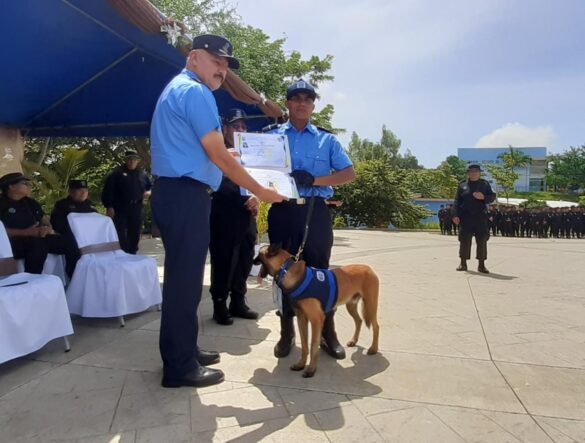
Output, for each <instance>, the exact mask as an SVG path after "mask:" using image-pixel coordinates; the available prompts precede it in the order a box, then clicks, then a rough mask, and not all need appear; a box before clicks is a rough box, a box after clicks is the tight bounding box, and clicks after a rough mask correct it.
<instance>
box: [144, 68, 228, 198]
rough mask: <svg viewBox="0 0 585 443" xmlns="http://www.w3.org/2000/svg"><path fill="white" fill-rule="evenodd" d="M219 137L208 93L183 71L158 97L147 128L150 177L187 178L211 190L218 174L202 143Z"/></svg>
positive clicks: (214, 106) (214, 107)
mask: <svg viewBox="0 0 585 443" xmlns="http://www.w3.org/2000/svg"><path fill="white" fill-rule="evenodd" d="M211 131H218V132H220V133H221V120H220V118H219V113H218V111H217V104H216V102H215V98H214V97H213V94H212V93H211V90H210V89H209V88H208V87H207V86H206V85H204V84H203V83H200V82H199V79H198V77H197V75H196V74H194V73H193V72H191V71H188V70H186V69H183V71H182V72H181V73H180V74H179V75H177V76H176V77H175V78H173V79H172V80H171V81H170V83H169V84H168V85H167V86H166V88H165V89H164V91H163V92H162V94H161V95H160V97H159V99H158V102H157V104H156V108H155V110H154V115H153V117H152V125H151V127H150V150H151V157H152V173H153V175H155V176H158V177H190V178H193V179H195V180H199V181H200V182H202V183H205V184H207V185H209V186H210V187H211V188H212V189H213V190H216V189H217V188H219V185H220V183H221V177H222V173H221V170H220V169H219V168H218V167H217V166H215V164H213V163H212V162H211V160H209V157H208V156H207V153H206V152H205V150H204V149H203V146H202V145H201V139H202V138H203V137H204V136H205V135H207V134H209V132H211Z"/></svg>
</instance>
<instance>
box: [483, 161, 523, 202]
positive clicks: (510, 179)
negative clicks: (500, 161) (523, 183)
mask: <svg viewBox="0 0 585 443" xmlns="http://www.w3.org/2000/svg"><path fill="white" fill-rule="evenodd" d="M487 170H488V172H489V173H490V174H491V175H492V177H493V178H494V180H495V181H496V183H497V184H498V185H499V186H500V187H501V188H502V190H503V191H504V195H505V196H506V201H508V199H509V198H510V192H512V191H513V190H514V183H516V181H517V180H518V177H519V175H518V174H517V173H516V172H514V170H513V169H509V168H506V167H503V166H498V165H487Z"/></svg>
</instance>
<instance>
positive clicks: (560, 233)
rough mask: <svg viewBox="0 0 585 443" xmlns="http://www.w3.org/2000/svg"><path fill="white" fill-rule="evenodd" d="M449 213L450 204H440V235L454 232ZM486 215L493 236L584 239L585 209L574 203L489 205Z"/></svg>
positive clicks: (450, 213)
mask: <svg viewBox="0 0 585 443" xmlns="http://www.w3.org/2000/svg"><path fill="white" fill-rule="evenodd" d="M452 212H453V205H447V206H443V205H441V208H440V209H439V211H438V213H437V216H438V218H439V225H440V228H441V234H443V235H453V234H454V235H457V225H454V224H453V222H452ZM486 215H487V223H488V228H489V232H490V234H491V235H492V236H494V237H496V236H498V235H501V236H502V237H526V238H532V237H534V238H585V208H580V207H577V206H573V207H565V208H532V209H527V208H520V207H518V206H506V205H495V204H492V205H489V206H488V208H487V214H486Z"/></svg>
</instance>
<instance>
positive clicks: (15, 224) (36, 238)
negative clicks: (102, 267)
mask: <svg viewBox="0 0 585 443" xmlns="http://www.w3.org/2000/svg"><path fill="white" fill-rule="evenodd" d="M0 191H1V192H2V195H1V196H0V221H2V223H4V227H5V228H6V233H7V234H8V238H9V239H10V244H11V246H12V253H13V255H14V258H15V259H24V270H25V272H30V273H31V274H40V273H42V271H43V266H44V264H45V259H46V258H47V254H49V253H51V254H63V253H64V252H65V248H64V244H63V241H62V239H61V237H60V236H58V235H52V234H51V232H52V228H51V225H50V224H49V222H48V220H47V218H46V217H45V214H44V212H43V208H41V205H40V204H39V203H37V201H36V200H33V199H32V198H30V197H29V195H30V193H31V182H30V180H29V179H28V178H26V177H25V176H24V175H23V174H22V173H20V172H13V173H10V174H6V175H4V176H2V177H0Z"/></svg>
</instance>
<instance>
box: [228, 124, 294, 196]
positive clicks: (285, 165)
mask: <svg viewBox="0 0 585 443" xmlns="http://www.w3.org/2000/svg"><path fill="white" fill-rule="evenodd" d="M234 148H235V149H236V150H237V152H238V153H239V154H240V157H239V159H240V163H241V164H242V166H244V168H246V170H247V171H248V173H249V174H250V175H251V176H252V177H254V179H255V180H256V181H257V182H258V183H260V184H261V185H262V186H265V187H270V188H274V189H276V191H277V192H278V193H279V194H282V195H284V196H286V197H288V198H298V197H299V193H298V191H297V187H296V184H295V181H294V179H293V178H292V177H291V176H290V172H291V170H292V168H291V158H290V150H289V147H288V139H287V137H286V136H284V135H280V134H252V133H248V132H236V133H235V134H234ZM242 193H243V194H244V195H246V194H247V191H245V190H244V189H242Z"/></svg>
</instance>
